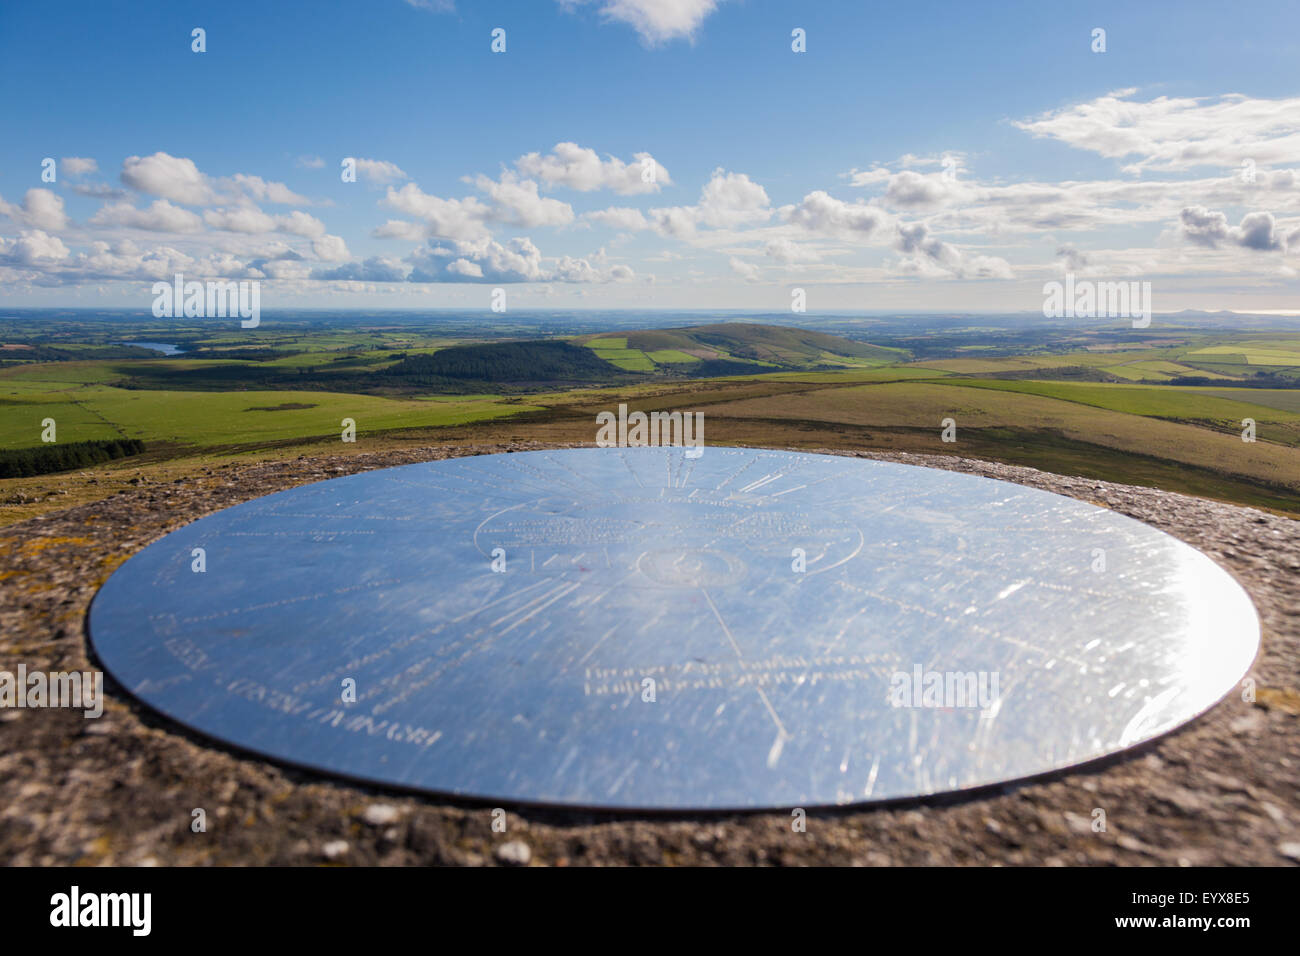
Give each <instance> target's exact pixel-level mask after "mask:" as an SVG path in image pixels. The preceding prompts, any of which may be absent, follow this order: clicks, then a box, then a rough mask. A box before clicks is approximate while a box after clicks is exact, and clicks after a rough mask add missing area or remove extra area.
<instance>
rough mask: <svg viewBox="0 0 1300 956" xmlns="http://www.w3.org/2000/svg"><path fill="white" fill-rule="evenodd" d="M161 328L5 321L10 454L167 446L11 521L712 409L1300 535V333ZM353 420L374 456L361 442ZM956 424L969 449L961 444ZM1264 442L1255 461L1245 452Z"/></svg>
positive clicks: (67, 478)
mask: <svg viewBox="0 0 1300 956" xmlns="http://www.w3.org/2000/svg"><path fill="white" fill-rule="evenodd" d="M155 326H158V323H154V324H153V325H150V324H149V323H147V322H142V323H141V324H140V325H139V326H138V327H131V328H127V329H121V328H114V329H113V330H112V332H111V333H106V332H104V331H103V329H102V328H100V327H99V326H95V325H88V326H86V327H84V328H78V327H76V326H75V324H69V323H64V324H63V325H59V326H56V327H54V329H53V330H51V329H49V328H45V327H40V328H33V327H31V326H30V325H29V326H26V327H22V326H18V325H15V324H12V323H11V324H9V325H6V324H5V323H3V322H0V450H22V449H34V448H36V447H38V446H40V445H42V444H43V442H42V437H43V431H44V430H45V423H46V422H47V421H49V420H53V421H54V422H55V424H56V428H57V441H58V443H60V444H62V443H79V442H88V441H113V440H119V439H135V440H139V441H143V442H144V445H145V451H144V452H142V453H140V454H136V455H132V456H130V457H128V458H124V459H119V460H115V461H110V462H105V463H102V464H95V465H94V466H92V467H88V468H82V469H78V470H75V471H65V472H63V473H60V474H55V475H42V476H38V477H28V478H13V479H7V480H5V481H4V482H3V485H2V486H0V523H8V522H12V521H15V520H20V519H22V518H24V517H28V516H30V515H32V514H35V513H40V512H42V511H47V510H50V509H52V508H55V507H62V506H65V505H67V504H71V503H75V502H78V501H84V500H94V499H95V498H97V497H102V496H103V495H104V494H108V493H111V492H112V491H113V490H114V489H116V488H119V487H121V486H123V485H124V484H125V483H127V482H131V481H138V480H141V479H143V480H158V481H163V480H166V481H175V480H183V479H184V478H185V476H186V475H187V474H192V473H193V470H194V469H195V468H203V467H211V466H212V465H213V464H214V463H217V462H222V461H228V460H231V459H234V458H242V459H247V458H261V459H265V458H277V457H285V456H297V455H301V454H308V455H311V454H322V453H329V454H351V453H358V452H364V451H368V450H376V449H381V448H389V447H401V446H409V445H411V444H412V443H425V444H428V443H440V442H486V441H495V440H515V439H533V440H538V441H575V442H590V441H592V440H594V437H595V415H596V413H597V412H599V411H605V410H609V409H611V408H613V407H614V406H616V405H617V404H618V403H620V402H627V403H628V404H629V405H630V406H631V407H632V408H639V409H642V410H647V411H652V410H688V409H689V410H695V411H702V412H704V413H705V420H706V435H705V440H706V442H707V443H712V444H753V445H774V446H789V447H804V448H855V449H879V450H897V451H909V452H917V453H921V454H957V455H964V456H969V457H976V458H985V459H990V460H998V461H1005V462H1009V463H1013V464H1023V465H1030V466H1033V467H1037V468H1041V469H1044V470H1048V471H1055V472H1059V473H1062V474H1071V475H1083V476H1088V477H1095V478H1101V479H1106V480H1111V481H1119V482H1127V483H1132V484H1142V485H1150V486H1156V487H1160V488H1165V489H1167V490H1172V491H1182V492H1187V493H1191V494H1198V495H1203V496H1206V497H1211V498H1217V499H1221V500H1226V501H1233V502H1238V503H1243V504H1249V505H1253V506H1256V507H1262V508H1267V509H1271V510H1274V511H1278V512H1282V513H1287V514H1292V515H1300V333H1289V332H1277V331H1270V332H1267V333H1263V332H1260V331H1258V330H1246V331H1229V330H1220V329H1210V330H1203V329H1191V330H1186V329H1184V330H1175V331H1172V332H1171V331H1169V330H1162V331H1157V330H1153V331H1152V333H1151V334H1150V335H1148V336H1146V337H1145V338H1138V337H1136V336H1138V333H1136V332H1132V333H1129V334H1127V335H1125V334H1118V333H1113V332H1112V333H1110V334H1107V335H1102V334H1098V335H1095V336H1089V335H1086V334H1073V333H1071V334H1066V335H1059V336H1056V337H1053V336H1050V335H1035V334H1032V333H1020V332H1017V333H1015V334H1014V335H1002V336H1001V337H1000V338H999V336H998V334H994V333H990V332H989V331H988V330H986V329H969V330H957V331H955V332H953V331H947V332H945V333H943V335H941V336H926V335H922V334H916V335H912V334H908V335H895V336H892V337H888V336H885V337H880V338H879V339H878V340H875V341H864V340H861V339H860V338H848V337H844V336H840V335H830V334H825V333H822V332H817V331H810V330H808V329H793V328H784V327H774V326H769V325H759V324H742V323H726V324H719V323H714V324H706V325H695V326H683V327H679V328H670V329H656V330H641V329H620V330H617V331H611V332H598V333H594V334H593V333H587V334H580V335H569V336H552V337H550V338H549V339H548V340H546V341H542V340H539V339H536V338H533V339H522V338H521V337H513V338H512V337H510V336H503V335H497V336H493V337H489V336H486V335H483V336H480V335H468V334H460V335H449V334H447V332H446V331H445V330H440V329H423V328H421V327H419V325H418V324H408V325H403V326H401V327H396V328H371V327H360V326H358V325H357V324H356V323H355V322H353V323H351V324H347V325H341V326H330V325H328V324H327V325H325V326H324V327H320V328H315V327H313V328H288V329H286V328H281V329H276V328H270V329H257V330H249V331H247V332H244V331H240V330H234V331H233V332H232V331H231V330H230V329H228V328H222V329H219V330H215V331H214V330H213V329H211V328H203V327H202V326H192V327H173V328H170V329H169V328H166V327H162V326H158V327H155ZM128 342H162V343H167V344H169V345H175V346H177V347H180V348H182V349H183V351H182V352H181V354H179V355H170V356H166V357H163V356H161V354H160V353H159V352H157V351H153V350H150V349H147V348H140V347H137V346H134V345H128V344H126V343H128ZM990 342H993V343H994V344H990ZM344 419H351V420H352V421H353V422H354V423H355V430H356V441H355V442H344V441H342V440H341V437H342V433H343V423H344ZM946 420H951V422H952V424H953V425H954V426H955V429H956V434H955V438H956V440H955V441H952V442H948V441H944V440H943V425H944V423H945V421H946ZM1248 423H1252V425H1251V427H1253V429H1254V439H1255V440H1254V441H1243V440H1242V434H1243V431H1244V430H1245V429H1246V427H1247V424H1248ZM950 437H951V436H950ZM133 447H134V446H133Z"/></svg>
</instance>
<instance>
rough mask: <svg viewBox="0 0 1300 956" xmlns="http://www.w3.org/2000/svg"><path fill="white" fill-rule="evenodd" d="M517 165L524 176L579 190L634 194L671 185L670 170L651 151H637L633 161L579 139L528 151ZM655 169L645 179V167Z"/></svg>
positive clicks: (624, 194) (518, 160) (625, 194)
mask: <svg viewBox="0 0 1300 956" xmlns="http://www.w3.org/2000/svg"><path fill="white" fill-rule="evenodd" d="M515 168H516V169H518V170H519V172H521V173H523V174H524V175H525V176H532V177H534V178H536V179H539V180H541V181H542V182H543V183H545V184H546V185H547V186H564V187H565V188H567V189H576V190H578V191H579V192H591V191H593V190H597V189H611V190H613V191H614V192H616V193H618V194H620V195H623V196H631V195H637V194H640V193H652V192H657V191H658V190H659V188H660V187H661V186H671V185H672V184H673V182H672V179H671V178H670V177H669V175H668V170H666V169H664V167H663V166H661V165H659V163H658V161H656V160H655V158H654V157H653V156H651V155H650V154H649V153H637V154H635V156H634V157H633V161H632V162H630V163H625V162H623V161H622V160H621V159H618V158H616V157H613V156H610V157H608V158H607V159H603V160H602V159H601V158H600V156H599V155H597V153H596V151H595V150H594V149H587V148H584V147H582V146H579V145H578V144H577V143H556V144H555V147H554V148H553V149H552V150H551V151H550V152H549V153H547V154H546V155H542V154H541V153H528V154H527V155H524V156H520V157H519V158H518V159H517V160H515ZM650 169H653V170H654V174H653V179H652V181H650V182H646V181H645V180H646V177H645V176H644V173H645V171H647V170H650Z"/></svg>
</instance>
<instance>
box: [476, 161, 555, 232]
mask: <svg viewBox="0 0 1300 956" xmlns="http://www.w3.org/2000/svg"><path fill="white" fill-rule="evenodd" d="M474 184H475V185H476V186H477V187H478V188H479V189H480V190H481V191H482V192H483V193H484V194H486V195H487V197H488V198H489V199H490V200H491V201H492V205H491V209H490V210H489V211H488V218H490V219H492V220H494V221H495V222H501V223H508V224H510V225H512V226H523V227H525V228H529V229H531V228H535V227H537V226H564V225H568V224H569V223H571V222H573V207H572V206H570V205H569V204H568V203H566V202H560V201H559V200H558V199H546V198H544V197H542V196H540V195H538V192H537V183H535V182H533V181H532V180H531V179H518V178H516V177H515V176H514V175H513V174H511V173H505V174H503V175H502V177H501V179H500V180H499V181H498V180H493V179H489V178H488V177H486V176H477V177H475V179H474Z"/></svg>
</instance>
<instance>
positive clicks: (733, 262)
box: [727, 256, 762, 282]
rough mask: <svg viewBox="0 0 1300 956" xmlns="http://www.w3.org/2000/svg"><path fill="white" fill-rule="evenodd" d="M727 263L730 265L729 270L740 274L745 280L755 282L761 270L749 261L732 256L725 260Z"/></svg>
mask: <svg viewBox="0 0 1300 956" xmlns="http://www.w3.org/2000/svg"><path fill="white" fill-rule="evenodd" d="M727 265H729V266H731V271H732V272H734V273H736V274H737V275H739V276H742V277H743V278H744V279H745V280H746V281H747V282H757V281H758V278H759V276H760V275H762V270H761V269H759V268H758V266H756V265H754V264H753V263H750V262H745V261H743V260H741V259H738V258H737V257H736V256H732V257H731V258H730V259H728V260H727Z"/></svg>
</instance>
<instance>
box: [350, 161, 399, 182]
mask: <svg viewBox="0 0 1300 956" xmlns="http://www.w3.org/2000/svg"><path fill="white" fill-rule="evenodd" d="M356 162H357V175H359V176H360V177H361V178H362V179H364V180H366V181H367V182H372V183H378V184H379V185H381V186H386V185H388V184H389V183H396V182H401V181H402V180H403V179H409V178H410V177H409V176H407V175H406V173H404V172H402V170H401V168H400V167H399V166H398V165H397V164H396V163H390V162H388V160H386V159H358V160H357V161H356Z"/></svg>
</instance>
